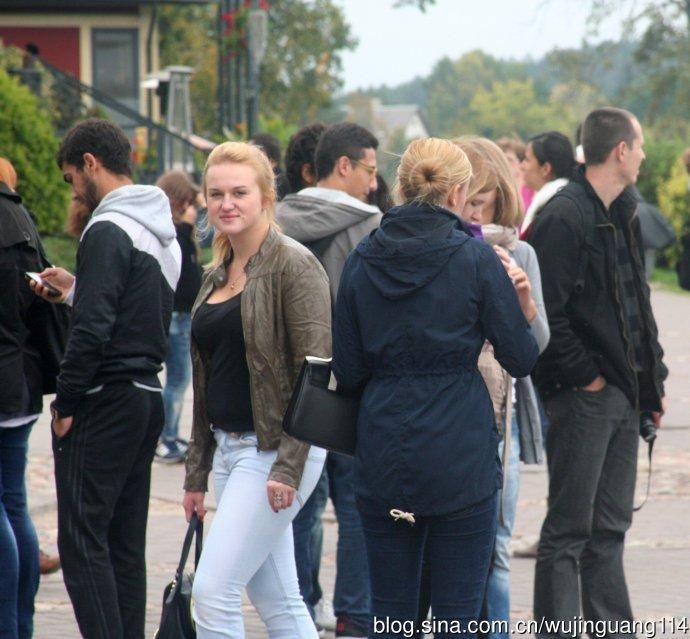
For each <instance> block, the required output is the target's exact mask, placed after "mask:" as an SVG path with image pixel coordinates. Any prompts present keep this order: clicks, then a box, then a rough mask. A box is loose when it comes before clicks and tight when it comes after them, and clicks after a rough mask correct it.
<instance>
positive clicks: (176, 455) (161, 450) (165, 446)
mask: <svg viewBox="0 0 690 639" xmlns="http://www.w3.org/2000/svg"><path fill="white" fill-rule="evenodd" d="M153 458H154V459H155V460H156V461H157V462H161V464H179V463H180V462H183V461H184V458H185V453H184V452H183V451H181V450H180V448H179V446H178V445H177V442H176V441H171V442H161V443H160V444H158V448H156V453H155V455H154V457H153Z"/></svg>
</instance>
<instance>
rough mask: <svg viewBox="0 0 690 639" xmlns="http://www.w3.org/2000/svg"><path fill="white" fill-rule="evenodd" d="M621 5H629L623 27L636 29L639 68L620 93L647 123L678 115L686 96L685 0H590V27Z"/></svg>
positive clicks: (688, 6) (689, 15)
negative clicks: (632, 101)
mask: <svg viewBox="0 0 690 639" xmlns="http://www.w3.org/2000/svg"><path fill="white" fill-rule="evenodd" d="M624 7H628V8H629V10H630V17H629V18H628V20H627V21H626V23H625V30H626V32H627V33H628V34H633V35H635V34H637V33H638V32H641V36H640V38H639V41H638V45H637V48H636V50H635V62H636V63H637V65H638V66H639V69H640V71H641V72H640V73H638V74H636V76H635V78H634V79H633V80H632V82H631V84H630V87H629V89H628V92H627V96H626V97H627V98H628V99H636V100H637V105H638V109H637V110H636V115H637V116H638V117H640V118H643V119H645V120H647V121H648V122H649V123H656V122H658V121H660V120H664V119H675V120H682V119H684V118H685V115H686V111H687V104H688V100H690V0H645V1H643V2H640V1H635V0H591V5H590V8H591V10H590V15H589V22H590V24H591V25H592V27H593V30H594V32H595V33H596V30H597V29H598V27H599V25H600V24H601V22H602V21H603V20H604V19H605V18H606V17H608V16H609V15H610V14H611V13H612V12H613V11H614V10H618V11H620V9H621V8H624ZM641 97H642V98H643V99H642V100H641V99H640V98H641Z"/></svg>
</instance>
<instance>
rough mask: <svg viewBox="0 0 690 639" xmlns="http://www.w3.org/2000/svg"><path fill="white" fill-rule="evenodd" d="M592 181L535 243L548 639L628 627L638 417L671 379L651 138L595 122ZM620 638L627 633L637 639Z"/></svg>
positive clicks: (656, 407)
mask: <svg viewBox="0 0 690 639" xmlns="http://www.w3.org/2000/svg"><path fill="white" fill-rule="evenodd" d="M582 142H583V146H584V153H585V160H586V162H585V167H581V168H580V169H578V170H577V172H576V174H575V176H574V178H573V180H572V181H571V182H570V183H569V184H568V185H567V186H566V187H564V188H563V189H562V190H561V191H560V192H559V193H557V194H556V196H554V198H553V199H552V200H551V201H550V202H549V203H548V204H546V206H545V207H544V208H543V209H542V211H541V213H540V215H539V216H538V217H537V219H536V221H535V223H534V227H533V230H532V233H531V235H530V243H531V244H532V245H533V246H534V248H535V250H536V252H537V256H538V257H539V264H540V267H541V272H542V286H543V290H544V302H545V304H546V311H547V314H548V316H549V325H550V327H551V341H550V343H549V346H548V347H547V349H546V350H545V351H544V353H543V354H542V356H541V357H540V359H539V362H538V364H537V367H536V369H535V371H534V380H535V382H536V384H537V386H538V387H539V390H540V392H541V394H542V397H543V398H544V399H545V406H546V412H547V415H548V417H549V419H550V421H551V426H550V430H549V432H548V435H547V442H546V447H547V448H546V450H547V458H548V466H549V500H548V504H549V506H548V512H547V515H546V519H545V520H544V524H543V527H542V531H541V538H540V541H539V549H538V552H537V565H536V576H535V586H534V617H535V619H536V620H537V621H540V620H542V619H544V620H545V621H547V622H549V621H562V622H563V621H564V622H566V625H565V626H563V625H561V626H559V627H542V631H541V632H540V633H539V634H540V636H545V637H549V636H559V635H567V634H569V633H570V629H569V628H568V626H567V622H568V621H572V620H573V619H574V618H576V617H578V616H579V615H580V601H581V602H582V615H583V618H584V619H585V620H588V621H592V622H597V621H600V622H612V623H614V624H616V623H619V624H620V623H621V622H623V624H625V623H627V622H631V621H632V619H633V616H632V610H631V606H630V599H629V596H628V591H627V587H626V583H625V575H624V572H623V546H624V541H625V533H626V531H627V530H628V528H629V527H630V524H631V522H632V512H633V497H634V491H635V475H636V465H637V447H638V432H639V421H640V411H648V412H650V413H653V416H654V419H655V420H656V422H657V424H658V423H659V420H660V418H661V414H662V413H663V403H664V400H663V398H664V389H663V380H664V379H665V377H666V374H667V371H666V368H665V367H664V365H663V363H662V356H663V352H662V350H661V347H660V345H659V342H658V339H657V327H656V323H655V321H654V316H653V314H652V309H651V306H650V301H649V289H648V287H647V285H646V283H645V277H644V261H643V257H642V247H641V240H640V227H639V221H638V220H637V218H636V217H635V216H634V213H635V208H636V206H637V202H636V199H635V197H634V195H633V193H632V192H631V189H630V188H628V187H630V186H631V185H633V184H634V183H635V181H636V180H637V175H638V171H639V167H640V164H641V163H642V161H643V160H644V158H645V155H644V150H643V144H644V137H643V133H642V128H641V127H640V123H639V122H638V121H637V119H636V118H635V117H634V116H633V115H632V114H631V113H628V112H627V111H623V110H621V109H614V108H603V109H597V110H595V111H593V112H592V113H590V114H589V115H588V116H587V119H586V120H585V122H584V126H583V131H582ZM624 628H625V626H624V625H623V626H621V632H620V633H616V632H615V628H614V629H613V630H612V634H621V635H623V636H624V635H630V634H631V632H630V631H628V632H626V631H625V629H624Z"/></svg>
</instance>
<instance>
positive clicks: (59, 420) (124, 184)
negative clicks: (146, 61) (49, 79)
mask: <svg viewBox="0 0 690 639" xmlns="http://www.w3.org/2000/svg"><path fill="white" fill-rule="evenodd" d="M57 162H58V165H59V166H60V168H61V170H62V172H63V175H64V178H65V181H66V182H67V183H68V184H70V185H71V187H72V192H73V198H74V200H75V201H78V202H81V203H83V205H84V206H85V207H86V208H87V209H88V211H89V212H90V214H91V215H90V218H89V219H88V223H87V224H86V228H85V229H84V231H83V233H82V235H81V239H80V243H79V249H78V251H77V270H76V277H74V276H72V275H71V274H70V273H68V272H67V271H65V270H64V269H60V268H49V269H46V270H44V271H43V272H42V273H40V276H41V278H42V279H43V280H44V281H45V282H46V283H48V284H50V285H52V286H53V287H55V288H56V289H57V290H58V291H59V293H60V295H59V297H57V298H55V297H51V296H50V291H49V290H48V288H47V287H46V286H45V285H42V284H38V283H32V284H31V286H32V288H33V290H34V291H35V292H36V293H37V294H39V295H41V296H42V297H44V298H45V299H48V300H57V301H64V302H66V303H69V304H71V305H72V309H73V310H72V324H71V331H70V336H69V340H68V343H67V348H66V352H65V357H64V360H63V362H62V364H61V367H60V375H59V377H58V380H57V394H56V399H55V401H54V402H53V403H52V405H51V411H52V416H53V422H52V427H53V432H54V437H53V452H54V455H55V481H56V487H57V496H58V548H59V550H60V557H61V559H62V565H63V572H64V576H65V585H66V586H67V591H68V593H69V595H70V598H71V600H72V605H73V607H74V612H75V615H76V618H77V622H78V624H79V629H80V631H81V633H82V635H83V636H85V637H89V639H106V638H107V639H143V638H144V621H145V606H146V563H145V540H146V522H147V517H148V502H149V492H150V479H151V462H152V460H153V454H154V450H155V447H156V443H157V440H158V436H159V434H160V432H161V428H162V426H163V404H162V399H161V387H160V382H159V380H158V373H159V371H160V370H161V362H162V361H163V358H164V356H165V350H166V345H167V331H168V327H169V325H170V319H171V316H172V309H173V296H174V291H175V287H176V285H177V280H178V278H179V274H180V263H181V257H180V248H179V246H178V244H177V241H176V238H175V227H174V225H173V221H172V216H171V213H170V205H169V203H168V198H167V197H166V196H165V194H164V193H163V192H162V191H161V190H160V189H158V188H157V187H152V186H140V185H134V184H133V183H132V178H131V175H132V170H131V147H130V144H129V141H128V140H127V138H126V137H125V135H124V133H123V132H122V131H121V130H120V129H119V128H117V127H116V126H115V125H113V124H111V123H110V122H107V121H105V120H97V119H92V120H86V121H84V122H81V123H80V124H77V125H76V126H75V127H74V128H72V129H71V130H70V131H69V132H68V133H67V135H66V136H65V138H64V139H63V141H62V144H61V145H60V149H59V150H58V155H57Z"/></svg>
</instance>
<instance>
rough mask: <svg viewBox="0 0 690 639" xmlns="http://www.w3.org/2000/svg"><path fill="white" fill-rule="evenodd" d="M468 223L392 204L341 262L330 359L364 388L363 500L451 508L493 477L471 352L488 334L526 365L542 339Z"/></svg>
mask: <svg viewBox="0 0 690 639" xmlns="http://www.w3.org/2000/svg"><path fill="white" fill-rule="evenodd" d="M465 229H466V227H465V225H464V224H463V223H462V222H461V221H460V220H459V218H458V217H457V216H455V215H453V214H452V213H450V212H448V211H446V210H445V209H442V208H440V207H433V206H430V205H411V204H408V205H405V206H402V207H397V208H394V209H391V210H390V211H389V212H388V213H387V214H386V216H385V217H384V218H383V221H382V224H381V227H380V228H379V229H377V230H375V231H373V232H372V233H371V234H370V235H369V236H368V237H367V238H365V239H364V240H362V242H361V243H360V244H359V245H358V247H357V249H356V250H355V251H354V252H353V253H352V254H351V255H350V257H349V258H348V260H347V262H346V264H345V269H344V271H343V276H342V279H341V281H340V288H339V292H338V299H337V303H336V312H335V325H334V336H333V367H334V372H335V375H336V378H337V379H338V381H339V383H340V384H342V385H343V386H345V387H347V388H362V389H363V395H362V402H361V407H360V413H359V420H358V425H357V451H356V459H355V471H356V483H355V489H356V494H357V499H358V502H359V506H360V508H362V509H363V510H364V511H365V512H369V513H371V514H387V513H388V511H389V510H390V509H392V508H396V509H400V510H403V511H405V512H412V513H415V514H417V515H440V514H445V513H451V512H455V511H457V510H460V509H463V508H466V507H468V506H470V505H472V504H475V503H477V502H479V501H481V500H483V499H485V498H487V497H489V496H491V495H492V494H493V493H494V492H495V491H496V489H497V488H498V486H499V484H500V479H501V472H500V461H499V459H498V456H497V445H498V434H497V432H496V428H495V424H494V417H493V409H492V406H491V400H490V398H489V394H488V391H487V389H486V386H485V384H484V381H483V379H482V377H481V375H480V373H479V370H478V368H477V359H478V357H479V352H480V350H481V347H482V344H483V343H484V341H485V340H486V339H488V340H489V341H490V342H491V343H492V344H493V346H494V349H495V354H496V358H497V359H498V361H499V362H500V363H501V365H502V366H503V367H504V368H505V369H506V370H507V371H508V372H509V373H510V374H511V375H512V376H514V377H524V376H526V375H529V373H530V372H531V370H532V367H533V366H534V363H535V361H536V359H537V354H538V348H537V344H536V342H535V340H534V338H533V337H532V335H531V332H530V330H529V325H528V323H527V321H526V319H525V317H524V315H523V314H522V311H521V309H520V305H519V303H518V299H517V295H516V293H515V290H514V287H513V285H512V283H511V281H510V278H509V277H508V275H507V274H506V271H505V268H504V267H503V265H502V264H501V262H500V260H499V259H498V257H497V255H496V254H495V253H494V251H493V249H492V248H491V247H490V246H488V245H487V244H485V243H484V242H480V241H478V240H475V239H473V238H471V237H470V236H469V234H468V232H467V231H466V230H465Z"/></svg>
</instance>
